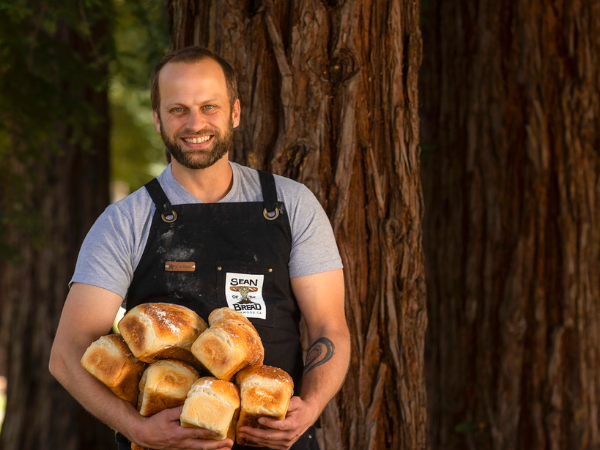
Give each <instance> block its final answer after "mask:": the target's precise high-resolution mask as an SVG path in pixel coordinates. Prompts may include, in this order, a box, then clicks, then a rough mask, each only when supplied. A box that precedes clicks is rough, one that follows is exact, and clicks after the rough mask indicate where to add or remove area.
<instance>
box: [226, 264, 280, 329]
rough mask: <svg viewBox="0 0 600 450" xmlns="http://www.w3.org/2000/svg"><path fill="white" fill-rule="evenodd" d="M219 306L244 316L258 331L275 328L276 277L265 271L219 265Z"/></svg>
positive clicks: (247, 266) (254, 268)
mask: <svg viewBox="0 0 600 450" xmlns="http://www.w3.org/2000/svg"><path fill="white" fill-rule="evenodd" d="M216 271H217V297H218V298H217V303H218V305H219V308H222V307H225V306H228V307H229V308H231V309H233V310H235V311H237V312H239V313H242V314H243V315H244V316H245V317H246V318H247V319H249V320H250V322H252V325H254V326H255V327H257V329H258V327H268V328H273V327H275V325H276V323H277V299H275V298H274V296H273V274H272V273H271V272H269V268H266V267H254V266H249V265H240V264H228V263H219V264H218V265H217V267H216Z"/></svg>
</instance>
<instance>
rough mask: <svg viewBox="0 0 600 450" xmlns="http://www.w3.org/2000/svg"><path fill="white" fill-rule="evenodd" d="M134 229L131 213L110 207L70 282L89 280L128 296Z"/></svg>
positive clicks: (89, 239) (96, 225)
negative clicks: (127, 213)
mask: <svg viewBox="0 0 600 450" xmlns="http://www.w3.org/2000/svg"><path fill="white" fill-rule="evenodd" d="M133 248H134V245H133V231H132V226H131V221H130V219H129V218H128V216H127V215H126V214H125V213H124V212H123V211H122V210H121V209H120V208H119V207H118V205H111V206H109V207H108V208H107V209H106V210H105V211H104V212H103V213H102V215H100V217H99V218H98V219H97V220H96V222H95V223H94V225H93V226H92V228H91V229H90V231H89V233H88V234H87V236H86V238H85V240H84V241H83V245H82V246H81V250H80V251H79V256H78V258H77V265H76V267H75V273H74V274H73V278H72V279H71V282H70V283H69V286H70V285H71V284H72V283H85V284H91V285H93V286H98V287H101V288H104V289H107V290H109V291H111V292H114V293H115V294H118V295H120V296H121V297H122V298H125V295H126V294H127V290H128V288H129V284H130V283H131V280H132V279H133V263H132V252H133Z"/></svg>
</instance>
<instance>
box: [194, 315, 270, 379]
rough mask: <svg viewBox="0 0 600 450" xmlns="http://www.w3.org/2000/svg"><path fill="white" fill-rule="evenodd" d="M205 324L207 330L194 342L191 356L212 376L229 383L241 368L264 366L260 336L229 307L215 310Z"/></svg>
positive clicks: (246, 320) (242, 317) (243, 318)
mask: <svg viewBox="0 0 600 450" xmlns="http://www.w3.org/2000/svg"><path fill="white" fill-rule="evenodd" d="M208 323H209V324H210V328H208V329H207V330H206V331H204V332H203V333H202V334H201V335H200V336H199V337H198V339H197V340H196V342H194V344H193V345H192V353H193V355H194V356H195V357H196V358H197V359H198V361H200V362H201V363H202V365H203V366H204V367H205V368H206V369H207V370H208V371H209V372H210V373H212V374H213V375H214V376H215V377H217V378H219V379H221V380H225V381H229V380H231V378H232V377H233V376H234V375H235V374H236V373H237V372H239V371H240V370H242V369H243V368H244V367H246V366H249V365H252V364H262V363H263V360H264V354H265V350H264V348H263V345H262V341H261V340H260V336H259V335H258V333H257V331H256V329H255V328H254V326H253V325H252V323H250V321H249V320H248V319H246V318H245V317H244V316H243V315H242V314H240V313H238V312H236V311H234V310H233V309H230V308H220V309H215V310H214V311H213V312H212V313H210V316H208Z"/></svg>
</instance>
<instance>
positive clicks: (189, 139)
mask: <svg viewBox="0 0 600 450" xmlns="http://www.w3.org/2000/svg"><path fill="white" fill-rule="evenodd" d="M212 137H213V135H212V134H207V135H205V136H198V137H184V138H181V139H182V140H183V141H184V142H187V143H188V144H201V143H203V142H207V141H210V140H211V139H212Z"/></svg>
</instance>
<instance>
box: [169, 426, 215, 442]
mask: <svg viewBox="0 0 600 450" xmlns="http://www.w3.org/2000/svg"><path fill="white" fill-rule="evenodd" d="M177 435H178V437H179V438H180V439H182V440H183V439H203V440H207V439H210V438H212V437H215V436H216V435H217V433H215V432H214V431H211V430H206V429H204V428H186V427H179V428H178V429H177ZM214 442H221V441H214Z"/></svg>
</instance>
